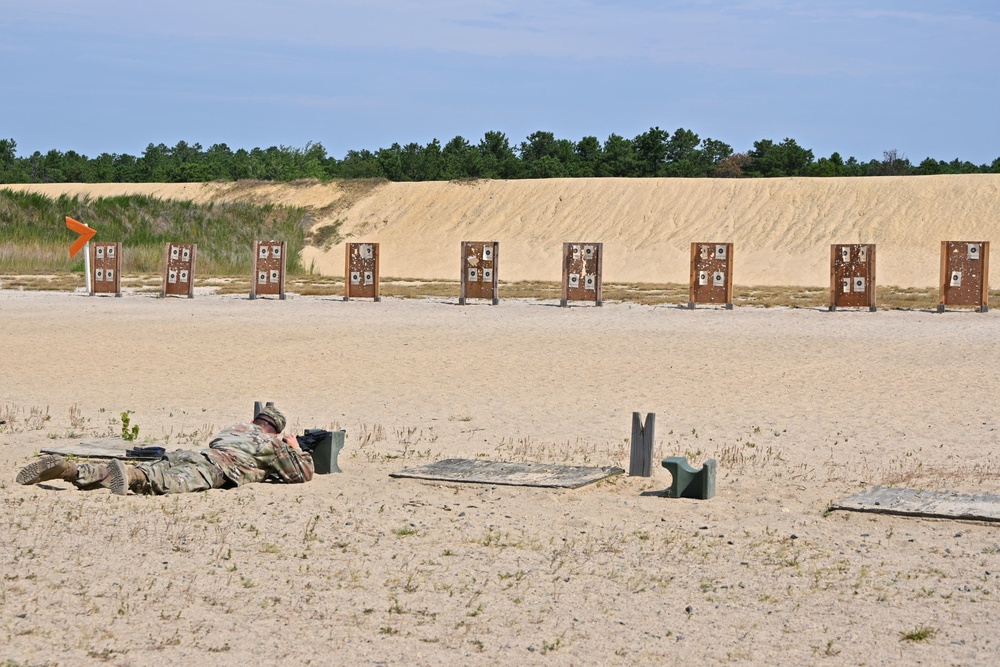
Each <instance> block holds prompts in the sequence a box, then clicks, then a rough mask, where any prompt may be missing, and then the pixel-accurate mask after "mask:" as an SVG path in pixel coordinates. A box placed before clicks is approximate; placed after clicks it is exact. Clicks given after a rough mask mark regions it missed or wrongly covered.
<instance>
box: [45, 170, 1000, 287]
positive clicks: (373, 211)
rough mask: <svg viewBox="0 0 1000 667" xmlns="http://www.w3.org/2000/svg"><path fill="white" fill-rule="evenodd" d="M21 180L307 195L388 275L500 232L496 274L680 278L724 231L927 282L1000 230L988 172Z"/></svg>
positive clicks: (749, 272)
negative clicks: (957, 245) (692, 252)
mask: <svg viewBox="0 0 1000 667" xmlns="http://www.w3.org/2000/svg"><path fill="white" fill-rule="evenodd" d="M25 187H27V188H29V189H31V190H34V191H40V192H45V193H46V194H59V193H62V192H68V193H71V194H87V195H90V196H101V195H109V194H121V193H124V192H140V193H144V194H150V195H154V196H160V197H170V198H178V199H192V200H195V201H213V200H214V201H221V200H248V201H257V202H264V201H269V202H273V203H280V204H289V205H296V206H306V207H309V208H311V209H313V210H314V218H315V226H316V227H322V226H326V225H330V224H339V225H340V233H341V235H342V236H344V237H345V238H347V239H349V240H364V241H377V242H379V243H380V244H381V261H382V275H383V276H400V277H414V278H456V277H457V275H458V266H459V243H460V242H461V241H463V240H482V241H485V240H496V241H499V242H500V244H501V245H500V277H501V279H502V280H558V279H559V275H560V274H559V271H560V269H559V266H560V264H559V254H560V251H561V244H562V243H563V242H566V241H584V242H602V243H604V249H605V274H604V275H605V280H609V281H643V282H661V281H675V282H686V281H687V276H688V261H689V259H688V257H689V247H690V243H691V242H692V241H709V242H712V241H718V242H726V241H728V242H732V243H734V244H735V252H734V255H735V274H734V278H735V282H737V283H739V284H769V285H818V286H823V285H827V284H829V245H830V244H831V243H875V244H877V245H878V280H879V282H880V283H882V284H891V285H901V286H906V287H925V286H932V285H936V284H937V281H938V272H939V252H940V242H941V241H943V240H976V241H980V240H984V241H996V240H998V239H997V238H994V237H995V236H997V235H996V234H995V232H996V231H997V229H998V225H1000V175H993V174H988V175H967V176H928V177H913V176H910V177H886V178H864V179H861V178H851V179H848V178H825V179H805V178H790V179H766V180H764V179H757V180H717V179H550V180H524V181H471V182H459V183H455V182H433V183H380V184H358V183H343V184H317V183H305V184H248V183H235V184H233V183H228V184H226V183H207V184H176V185H175V184H100V185H45V186H25ZM343 258H344V250H343V245H342V244H341V245H334V246H333V247H331V248H329V249H326V250H324V249H321V248H307V249H306V251H305V253H304V258H303V259H304V260H305V263H306V264H307V265H309V264H310V263H314V265H315V267H316V268H317V269H318V270H319V271H320V272H322V273H324V274H331V275H341V274H342V273H343V266H344V259H343ZM997 267H1000V262H996V261H995V262H993V270H992V271H991V273H992V276H991V284H994V285H996V284H997V283H998V280H1000V268H997Z"/></svg>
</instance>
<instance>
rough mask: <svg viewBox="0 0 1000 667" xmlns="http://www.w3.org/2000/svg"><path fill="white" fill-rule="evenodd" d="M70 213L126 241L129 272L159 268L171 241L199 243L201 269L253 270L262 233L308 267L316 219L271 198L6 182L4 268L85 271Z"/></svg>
mask: <svg viewBox="0 0 1000 667" xmlns="http://www.w3.org/2000/svg"><path fill="white" fill-rule="evenodd" d="M66 216H70V217H72V218H75V219H77V220H80V221H82V222H87V223H91V224H93V225H94V226H95V227H99V228H100V235H99V239H98V240H101V241H121V242H122V272H123V273H125V274H138V273H152V274H159V273H160V272H161V271H162V270H163V253H164V248H165V245H166V243H167V242H169V241H173V242H185V243H197V244H198V265H197V273H198V275H200V276H204V275H239V274H248V273H249V272H250V270H251V267H252V266H253V258H252V256H251V255H252V254H253V242H254V240H256V239H276V240H280V241H287V243H288V259H287V261H288V265H287V269H288V271H289V273H301V272H302V270H303V268H302V266H301V264H300V260H299V256H300V253H301V251H302V247H303V245H304V244H305V236H306V230H307V228H308V227H309V224H310V218H309V215H308V213H307V212H306V210H305V209H302V208H292V207H287V206H274V205H271V204H265V205H256V204H246V203H213V204H195V203H192V202H189V201H173V200H163V199H157V198H156V197H148V196H144V195H129V196H121V197H100V198H97V199H89V198H86V197H85V198H82V199H81V198H79V197H68V196H65V195H64V196H60V197H59V198H58V199H53V198H52V197H46V196H44V195H40V194H32V193H26V192H15V191H12V190H9V189H0V229H2V230H3V235H2V236H0V273H37V272H46V273H51V272H60V271H74V272H82V271H83V255H82V253H81V254H78V255H77V256H76V257H75V258H73V259H70V258H69V253H68V251H67V250H68V248H69V241H68V240H67V239H70V237H71V235H68V234H69V233H68V232H67V230H66V227H65V225H64V224H63V221H64V218H65V217H66Z"/></svg>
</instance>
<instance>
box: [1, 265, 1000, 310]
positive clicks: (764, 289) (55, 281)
mask: <svg viewBox="0 0 1000 667" xmlns="http://www.w3.org/2000/svg"><path fill="white" fill-rule="evenodd" d="M161 284H162V277H161V276H160V275H158V274H156V275H154V274H149V273H144V274H127V275H125V276H123V278H122V287H123V288H127V289H132V290H137V291H151V290H158V289H160V287H161ZM83 286H84V279H83V275H82V274H81V273H79V272H74V273H50V274H37V275H24V274H17V275H7V276H0V288H3V289H14V290H54V291H72V290H75V289H78V288H82V287H83ZM195 286H196V287H207V288H214V290H215V292H216V293H217V294H242V293H249V291H250V276H233V275H229V276H226V275H217V276H204V277H201V278H197V279H196V280H195ZM285 290H286V291H287V292H290V293H293V294H298V295H301V296H342V295H343V293H344V279H343V278H341V277H335V276H318V275H310V274H298V275H288V276H287V277H286V279H285ZM380 291H381V294H382V296H385V297H395V298H400V299H422V298H427V297H437V298H449V297H452V298H456V299H457V298H458V293H459V282H458V281H457V280H422V279H415V278H393V277H388V278H382V280H381V281H380ZM560 296H561V285H560V283H558V282H554V281H542V280H525V281H517V282H501V283H500V298H501V299H542V300H558V299H559V298H560ZM997 298H1000V290H991V291H990V299H991V300H992V301H994V302H995V301H996V299H997ZM604 300H605V301H608V302H614V301H621V302H626V303H638V304H642V305H647V306H660V305H676V306H685V305H687V303H688V286H687V285H684V284H681V283H605V285H604ZM733 303H734V304H735V305H737V306H758V307H762V308H772V307H785V308H825V307H827V306H828V305H829V303H830V291H829V289H827V288H825V287H801V286H776V285H751V286H740V285H738V286H735V287H734V288H733ZM877 303H878V307H879V309H880V310H935V309H936V308H937V303H938V290H937V288H936V287H924V288H915V287H906V288H904V287H897V286H894V285H887V286H880V287H879V288H878V294H877Z"/></svg>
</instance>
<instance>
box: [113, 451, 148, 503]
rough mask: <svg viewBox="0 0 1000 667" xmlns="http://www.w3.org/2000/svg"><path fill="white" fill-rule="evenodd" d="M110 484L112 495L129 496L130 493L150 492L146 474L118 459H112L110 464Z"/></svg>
mask: <svg viewBox="0 0 1000 667" xmlns="http://www.w3.org/2000/svg"><path fill="white" fill-rule="evenodd" d="M108 484H109V486H110V487H111V493H113V494H115V495H116V496H127V495H128V492H129V491H135V492H136V493H148V492H149V479H148V478H147V477H146V474H145V473H144V472H142V471H141V470H139V469H138V468H135V467H133V466H127V465H125V464H124V463H122V462H121V461H119V460H118V459H111V462H110V463H108Z"/></svg>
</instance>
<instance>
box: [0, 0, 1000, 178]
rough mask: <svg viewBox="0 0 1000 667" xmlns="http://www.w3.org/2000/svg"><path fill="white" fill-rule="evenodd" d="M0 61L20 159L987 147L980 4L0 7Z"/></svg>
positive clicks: (181, 2)
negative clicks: (505, 149)
mask: <svg viewBox="0 0 1000 667" xmlns="http://www.w3.org/2000/svg"><path fill="white" fill-rule="evenodd" d="M0 72H2V75H0V76H2V84H0V90H2V91H3V95H2V97H0V138H13V139H14V140H15V141H16V142H17V144H18V155H21V156H24V155H28V154H30V153H32V152H33V151H36V150H39V151H43V152H44V151H47V150H49V149H52V148H55V149H58V150H61V151H66V150H75V151H77V152H80V153H85V154H87V155H89V156H91V157H94V156H96V155H97V154H99V153H102V152H109V153H131V154H133V155H139V154H141V153H142V152H143V150H144V149H145V147H146V145H147V144H149V143H151V142H152V143H165V144H167V145H170V146H172V145H174V144H176V143H177V142H178V141H180V140H184V141H187V142H189V143H195V142H198V143H201V144H202V145H203V146H204V147H206V148H207V147H208V146H209V145H211V144H215V143H226V144H228V145H229V146H230V147H231V148H233V149H236V148H253V147H255V146H260V147H267V146H275V145H285V146H296V147H302V146H304V145H305V144H306V142H309V141H313V142H319V143H322V144H323V146H325V147H326V149H327V151H328V152H329V153H330V154H331V155H334V156H336V157H343V156H344V154H345V153H346V152H347V150H349V149H362V148H368V149H372V150H375V149H378V148H379V147H384V146H389V145H390V144H392V143H393V142H399V143H401V144H405V143H409V142H417V143H420V144H425V143H427V142H429V141H431V140H432V139H434V138H437V139H439V140H441V142H442V143H445V142H447V141H448V140H449V139H451V138H452V137H454V136H455V135H462V136H464V137H465V138H466V139H468V140H469V141H471V142H472V143H478V141H479V140H480V139H481V138H482V136H483V134H484V133H485V132H487V131H490V130H497V131H500V132H504V133H505V134H506V135H507V136H508V137H509V138H510V140H511V142H512V143H518V142H520V141H522V140H523V139H524V138H525V137H526V136H527V135H528V134H530V133H531V132H534V131H536V130H545V131H549V132H553V133H554V134H555V135H556V137H558V138H565V139H572V140H574V141H576V140H579V139H580V138H582V137H584V136H588V135H592V136H596V137H598V139H600V140H601V141H602V142H603V141H604V140H605V139H606V138H607V136H608V135H609V134H611V133H617V134H620V135H623V136H626V137H634V136H635V135H637V134H639V133H641V132H644V131H646V130H647V129H649V128H650V127H653V126H659V127H660V128H662V129H665V130H670V131H673V130H675V129H676V128H678V127H684V128H687V129H690V130H693V131H694V132H695V133H697V134H698V135H699V136H700V137H701V138H703V139H704V138H707V137H711V138H713V139H718V140H721V141H724V142H726V143H728V144H730V145H731V146H733V148H734V149H735V150H737V151H740V150H748V149H750V148H752V145H753V142H754V141H756V140H759V139H773V140H775V141H781V140H782V139H784V138H785V137H791V138H793V139H795V140H796V141H798V142H799V144H800V145H802V146H805V147H806V148H811V149H812V150H813V152H814V153H815V155H816V157H820V156H828V155H830V153H832V152H833V151H839V152H840V153H841V154H842V155H843V156H844V157H845V158H846V157H848V156H851V155H853V156H856V157H857V158H858V159H860V160H863V161H867V160H869V159H872V158H875V159H881V158H882V152H883V151H885V150H889V149H896V150H898V151H899V152H900V153H901V154H902V155H905V156H907V157H909V158H910V159H911V160H912V161H913V162H915V163H916V162H919V161H920V160H922V159H923V158H925V157H928V156H930V157H934V158H936V159H946V160H951V159H954V158H956V157H957V158H960V159H963V160H970V161H972V162H975V163H977V164H980V163H984V162H985V163H989V162H992V161H993V160H994V159H996V158H997V157H1000V129H998V127H1000V74H998V72H1000V3H997V2H994V1H992V0H990V1H987V0H954V1H952V2H947V3H945V2H940V1H933V2H932V1H929V0H907V1H903V0H890V1H885V2H879V1H878V0H870V1H868V2H862V1H857V0H813V1H805V0H802V1H790V0H789V1H785V0H743V1H741V0H681V1H669V0H667V1H664V2H655V1H653V0H614V1H613V2H612V1H610V0H555V1H547V0H531V1H528V0H508V1H504V2H500V1H487V2H474V1H471V0H470V1H466V2H460V1H458V0H423V1H420V2H417V1H413V2H409V1H404V0H364V1H362V0H356V1H355V0H346V1H327V2H323V1H321V0H286V1H283V2H279V1H270V2H265V1H261V0H240V1H236V0H202V1H201V2H194V1H193V0H172V1H171V2H160V1H157V0H149V1H148V2H136V1H135V0H129V1H124V0H72V1H71V0H0Z"/></svg>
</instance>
